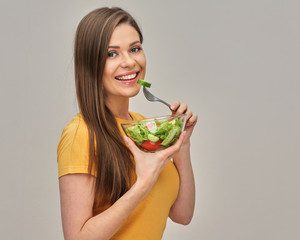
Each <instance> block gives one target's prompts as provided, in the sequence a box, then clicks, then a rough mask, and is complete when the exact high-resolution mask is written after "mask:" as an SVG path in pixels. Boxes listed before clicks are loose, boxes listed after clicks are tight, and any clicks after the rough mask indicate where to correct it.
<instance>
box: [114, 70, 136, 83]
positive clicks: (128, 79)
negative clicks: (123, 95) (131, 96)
mask: <svg viewBox="0 0 300 240" xmlns="http://www.w3.org/2000/svg"><path fill="white" fill-rule="evenodd" d="M138 75H139V72H138V71H132V72H128V73H126V74H121V75H118V76H116V77H115V79H116V80H118V81H119V82H121V83H124V84H133V83H136V82H137V80H138Z"/></svg>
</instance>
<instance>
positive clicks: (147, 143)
mask: <svg viewBox="0 0 300 240" xmlns="http://www.w3.org/2000/svg"><path fill="white" fill-rule="evenodd" d="M161 143H162V140H161V139H159V140H158V141H157V142H155V143H154V142H151V141H149V140H147V141H145V142H143V143H142V144H141V145H140V146H141V147H142V148H144V149H146V150H148V151H154V150H156V149H158V148H159V147H160V146H161Z"/></svg>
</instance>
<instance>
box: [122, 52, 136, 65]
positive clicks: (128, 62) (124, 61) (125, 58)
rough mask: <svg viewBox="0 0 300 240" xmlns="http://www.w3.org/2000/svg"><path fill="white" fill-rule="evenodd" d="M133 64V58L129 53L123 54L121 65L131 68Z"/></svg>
mask: <svg viewBox="0 0 300 240" xmlns="http://www.w3.org/2000/svg"><path fill="white" fill-rule="evenodd" d="M134 65H135V60H134V59H133V58H132V56H130V54H128V53H125V54H123V58H122V63H121V67H123V68H133V67H134Z"/></svg>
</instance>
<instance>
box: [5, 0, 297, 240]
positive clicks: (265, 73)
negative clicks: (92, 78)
mask: <svg viewBox="0 0 300 240" xmlns="http://www.w3.org/2000/svg"><path fill="white" fill-rule="evenodd" d="M102 6H121V7H123V8H124V9H126V10H128V11H129V12H130V13H131V14H132V15H133V16H134V17H135V18H136V19H137V21H138V22H139V23H140V25H141V27H142V30H143V33H144V37H145V42H144V49H145V52H146V55H147V61H148V65H147V67H148V71H147V75H146V80H148V81H150V82H151V83H152V84H153V85H152V87H151V90H152V92H153V93H155V94H156V95H157V96H159V97H162V98H164V99H165V100H166V101H169V102H172V101H173V100H176V99H179V100H180V101H183V102H186V103H188V105H189V107H190V108H191V109H192V110H193V111H194V112H196V113H197V114H198V115H199V122H198V125H197V127H196V129H195V131H194V134H193V138H192V141H193V148H192V157H193V166H194V170H195V178H196V184H197V203H196V209H195V215H194V219H193V221H192V223H191V224H190V225H188V226H180V225H177V224H174V223H172V222H171V221H168V225H167V228H166V232H165V234H164V237H163V239H164V240H177V239H205V240H221V239H222V240H240V239H243V240H248V239H249V240H253V239H258V240H269V239H270V240H297V239H300V229H299V223H300V193H299V189H300V179H299V167H300V164H299V159H300V154H299V149H300V126H299V123H300V121H299V120H300V109H299V105H300V104H299V103H300V94H299V92H300V83H299V79H300V78H299V75H300V74H299V63H300V29H299V28H300V27H299V26H300V14H299V9H300V4H299V1H292V0H285V1H271V0H269V1H268V0H260V1H258V0H254V1H250V0H249V1H233V0H232V1H222V0H219V1H216V0H215V1H212V0H206V1H138V0H136V1H133V0H132V1H124V0H123V1H91V0H86V1H79V0H69V1H68V0H52V1H40V0H39V1H38V0H27V1H21V0H17V1H11V0H9V1H3V0H1V5H0V18H1V19H0V20H1V21H0V29H1V33H0V34H1V44H0V49H1V50H0V51H1V54H0V63H1V71H0V79H1V87H0V93H1V95H0V97H1V99H0V104H1V118H0V121H1V122H0V123H1V124H0V126H1V144H0V151H1V168H0V184H1V185H0V189H1V198H0V203H1V204H0V236H1V239H9V240H10V239H13V240H19V239H25V240H32V239H43V240H53V239H63V236H62V227H61V219H60V205H59V192H58V180H57V163H56V147H57V143H58V141H59V138H60V134H61V132H62V130H63V127H64V126H65V125H66V124H67V123H68V122H69V121H70V120H71V118H72V117H73V116H74V115H75V114H76V113H77V111H78V109H77V105H76V97H75V90H74V80H73V57H72V54H73V53H72V51H73V38H74V32H75V29H76V26H77V24H78V22H79V21H80V19H81V18H82V17H83V16H84V15H85V14H87V13H88V12H89V11H91V10H93V9H94V8H97V7H102ZM131 110H134V111H137V112H140V113H142V114H144V115H146V116H148V117H150V116H155V115H164V114H168V113H169V112H168V109H166V107H165V106H163V105H161V104H159V103H148V102H147V101H146V100H145V99H144V97H143V95H142V93H140V94H139V95H138V96H137V97H136V98H135V99H133V100H132V102H131Z"/></svg>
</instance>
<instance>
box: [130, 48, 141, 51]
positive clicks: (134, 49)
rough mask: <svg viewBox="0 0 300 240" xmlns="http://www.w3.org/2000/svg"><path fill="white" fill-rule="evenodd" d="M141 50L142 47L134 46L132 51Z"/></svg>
mask: <svg viewBox="0 0 300 240" xmlns="http://www.w3.org/2000/svg"><path fill="white" fill-rule="evenodd" d="M140 50H141V48H140V47H134V48H132V49H131V52H138V51H140Z"/></svg>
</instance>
